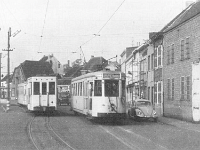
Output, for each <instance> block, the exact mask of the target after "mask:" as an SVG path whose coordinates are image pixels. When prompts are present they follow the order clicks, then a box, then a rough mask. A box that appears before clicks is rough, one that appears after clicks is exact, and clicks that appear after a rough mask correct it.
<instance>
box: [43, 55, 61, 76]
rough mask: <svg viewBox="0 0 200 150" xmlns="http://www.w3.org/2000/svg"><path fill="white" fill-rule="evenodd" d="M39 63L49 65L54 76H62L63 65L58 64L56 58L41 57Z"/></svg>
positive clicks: (50, 56) (52, 56)
mask: <svg viewBox="0 0 200 150" xmlns="http://www.w3.org/2000/svg"><path fill="white" fill-rule="evenodd" d="M39 61H41V62H48V63H49V64H50V65H51V67H52V69H53V72H54V74H60V75H61V76H62V75H63V74H64V67H63V65H62V64H61V63H60V61H58V60H57V58H56V57H55V56H54V55H53V54H51V55H48V56H43V57H42V58H41V59H40V60H39Z"/></svg>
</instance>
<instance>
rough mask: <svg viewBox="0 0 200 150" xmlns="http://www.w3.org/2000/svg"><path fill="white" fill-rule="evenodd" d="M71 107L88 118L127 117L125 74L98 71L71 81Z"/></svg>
mask: <svg viewBox="0 0 200 150" xmlns="http://www.w3.org/2000/svg"><path fill="white" fill-rule="evenodd" d="M71 95H72V97H71V98H72V99H71V107H72V110H73V111H74V112H75V113H81V114H84V115H87V116H88V118H98V117H101V118H103V117H112V118H115V117H116V118H125V116H126V108H125V74H124V73H122V72H117V71H98V72H92V73H88V74H85V75H81V76H79V77H76V78H74V79H72V82H71Z"/></svg>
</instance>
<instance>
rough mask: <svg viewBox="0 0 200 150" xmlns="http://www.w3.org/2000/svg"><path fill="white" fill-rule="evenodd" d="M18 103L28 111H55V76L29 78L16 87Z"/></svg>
mask: <svg viewBox="0 0 200 150" xmlns="http://www.w3.org/2000/svg"><path fill="white" fill-rule="evenodd" d="M18 103H19V104H22V105H26V106H27V108H28V110H30V111H39V110H43V111H46V110H47V109H48V110H57V79H56V77H55V76H40V77H30V78H28V79H27V82H25V83H21V84H19V85H18Z"/></svg>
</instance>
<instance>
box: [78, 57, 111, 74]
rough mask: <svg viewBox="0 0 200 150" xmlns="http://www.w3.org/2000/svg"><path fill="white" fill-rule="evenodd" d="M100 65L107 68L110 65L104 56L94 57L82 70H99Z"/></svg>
mask: <svg viewBox="0 0 200 150" xmlns="http://www.w3.org/2000/svg"><path fill="white" fill-rule="evenodd" d="M98 65H102V68H105V67H106V66H107V65H108V61H107V60H106V59H104V58H103V57H93V58H91V59H90V60H89V62H88V63H87V64H86V65H85V66H84V67H83V69H82V70H88V71H91V72H93V71H97V70H98Z"/></svg>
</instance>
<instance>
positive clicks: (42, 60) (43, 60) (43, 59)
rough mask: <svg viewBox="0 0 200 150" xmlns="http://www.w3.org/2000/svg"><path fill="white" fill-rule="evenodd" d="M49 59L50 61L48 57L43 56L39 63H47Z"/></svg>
mask: <svg viewBox="0 0 200 150" xmlns="http://www.w3.org/2000/svg"><path fill="white" fill-rule="evenodd" d="M47 59H48V56H45V55H44V56H43V57H42V58H41V59H40V60H39V61H41V62H45V61H47Z"/></svg>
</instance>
